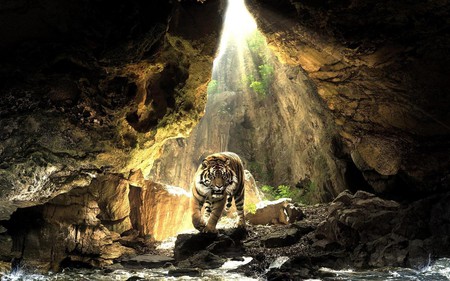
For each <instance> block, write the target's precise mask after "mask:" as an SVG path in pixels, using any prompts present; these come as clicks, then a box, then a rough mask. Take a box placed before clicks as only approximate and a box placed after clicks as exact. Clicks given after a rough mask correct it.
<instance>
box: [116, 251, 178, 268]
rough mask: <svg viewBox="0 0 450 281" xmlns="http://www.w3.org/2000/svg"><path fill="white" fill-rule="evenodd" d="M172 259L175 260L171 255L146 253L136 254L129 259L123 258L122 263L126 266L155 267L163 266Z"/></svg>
mask: <svg viewBox="0 0 450 281" xmlns="http://www.w3.org/2000/svg"><path fill="white" fill-rule="evenodd" d="M172 261H174V259H173V258H170V257H166V256H161V255H152V254H145V255H139V256H135V257H132V258H129V259H122V260H121V261H120V263H121V264H122V265H124V266H126V267H143V268H155V267H162V266H163V265H165V264H166V263H168V262H172Z"/></svg>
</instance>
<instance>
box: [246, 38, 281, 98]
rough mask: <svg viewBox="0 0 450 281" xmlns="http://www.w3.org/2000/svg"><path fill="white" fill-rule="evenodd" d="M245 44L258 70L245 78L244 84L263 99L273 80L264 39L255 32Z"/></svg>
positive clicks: (272, 71)
mask: <svg viewBox="0 0 450 281" xmlns="http://www.w3.org/2000/svg"><path fill="white" fill-rule="evenodd" d="M247 44H248V47H249V49H250V53H251V56H252V59H253V62H254V63H255V65H257V66H258V70H257V72H256V73H253V74H250V75H248V76H247V78H246V80H247V81H246V84H247V85H248V87H250V89H252V90H253V91H254V92H255V93H256V94H258V95H259V96H260V97H265V96H267V94H268V92H269V89H270V85H271V84H272V82H273V79H274V68H273V66H272V64H271V63H270V62H269V56H268V53H267V44H266V39H265V38H264V36H263V35H262V34H261V32H259V31H257V32H255V33H254V34H253V35H252V36H250V37H249V38H248V39H247Z"/></svg>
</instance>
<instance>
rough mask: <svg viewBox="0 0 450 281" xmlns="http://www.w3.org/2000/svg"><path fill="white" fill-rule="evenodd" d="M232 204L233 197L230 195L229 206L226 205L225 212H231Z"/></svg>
mask: <svg viewBox="0 0 450 281" xmlns="http://www.w3.org/2000/svg"><path fill="white" fill-rule="evenodd" d="M232 202H233V196H232V195H228V198H227V204H226V205H225V212H228V211H229V210H230V208H231V203H232Z"/></svg>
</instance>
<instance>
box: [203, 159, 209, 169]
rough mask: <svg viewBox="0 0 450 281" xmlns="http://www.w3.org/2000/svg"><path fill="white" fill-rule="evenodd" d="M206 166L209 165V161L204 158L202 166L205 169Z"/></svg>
mask: <svg viewBox="0 0 450 281" xmlns="http://www.w3.org/2000/svg"><path fill="white" fill-rule="evenodd" d="M206 167H208V161H206V159H203V161H202V168H203V169H204V168H206Z"/></svg>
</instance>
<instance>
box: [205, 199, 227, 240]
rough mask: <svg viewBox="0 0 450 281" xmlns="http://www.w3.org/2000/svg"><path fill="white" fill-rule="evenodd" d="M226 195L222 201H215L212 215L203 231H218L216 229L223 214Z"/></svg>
mask: <svg viewBox="0 0 450 281" xmlns="http://www.w3.org/2000/svg"><path fill="white" fill-rule="evenodd" d="M226 201H227V200H226V197H225V198H223V199H222V200H220V201H216V202H213V204H212V210H211V216H210V217H209V220H208V223H207V224H206V227H205V228H204V229H203V232H207V233H218V231H217V229H216V225H217V222H218V221H219V219H220V217H221V216H222V211H223V209H224V207H225V202H226Z"/></svg>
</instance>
